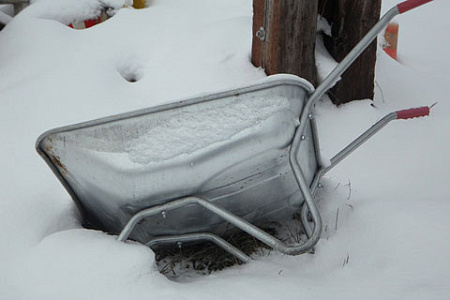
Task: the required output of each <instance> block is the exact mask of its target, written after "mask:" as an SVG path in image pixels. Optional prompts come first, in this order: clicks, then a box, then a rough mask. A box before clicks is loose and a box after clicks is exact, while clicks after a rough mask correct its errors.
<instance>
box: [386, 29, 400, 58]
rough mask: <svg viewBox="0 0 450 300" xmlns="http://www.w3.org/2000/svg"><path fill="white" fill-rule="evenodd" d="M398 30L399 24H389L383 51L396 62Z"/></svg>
mask: <svg viewBox="0 0 450 300" xmlns="http://www.w3.org/2000/svg"><path fill="white" fill-rule="evenodd" d="M398 29H399V26H398V24H397V23H389V25H388V26H387V28H386V31H385V33H384V39H385V40H386V45H384V47H383V50H384V52H386V53H387V54H388V55H389V56H390V57H392V58H393V59H395V60H397V45H398Z"/></svg>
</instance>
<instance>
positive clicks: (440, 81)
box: [0, 0, 450, 300]
mask: <svg viewBox="0 0 450 300" xmlns="http://www.w3.org/2000/svg"><path fill="white" fill-rule="evenodd" d="M121 1H122V0H109V1H107V2H108V3H110V4H111V5H112V6H115V7H120V6H121V4H122V3H123V1H122V2H121ZM394 4H396V2H395V1H394V0H384V2H383V10H384V11H386V10H387V9H388V8H389V7H391V6H392V5H394ZM97 10H98V6H97V4H96V1H94V0H83V1H80V0H64V1H56V0H39V1H35V3H34V4H33V5H31V6H30V7H28V8H27V9H26V10H24V11H23V12H22V13H21V14H19V15H18V16H17V17H16V18H14V19H13V21H12V22H10V23H9V24H8V26H6V27H5V29H4V30H3V31H1V32H0V120H1V123H2V126H1V127H0V138H1V143H0V145H1V146H0V299H2V300H3V299H5V300H16V299H81V298H82V297H83V298H85V299H109V300H112V299H206V298H214V299H236V298H245V299H299V298H306V299H361V298H364V299H448V298H449V297H450V240H449V238H448V236H447V234H449V233H450V217H449V213H450V201H449V200H450V185H449V184H448V182H449V179H448V178H450V141H449V138H450V134H449V132H450V102H449V101H448V95H447V87H448V86H449V85H450V75H449V72H448V70H449V69H450V59H449V55H448V47H450V36H449V34H448V32H449V30H450V19H449V18H448V14H449V12H450V3H449V2H448V1H445V0H436V1H434V2H433V3H430V4H428V5H426V6H424V7H423V8H421V9H419V10H417V11H412V12H410V13H408V14H405V15H401V16H399V17H397V19H396V21H397V22H399V23H400V40H399V59H400V61H401V64H400V63H398V62H396V61H394V60H392V59H390V58H389V57H387V56H386V54H384V52H382V51H379V53H378V63H377V79H376V80H377V89H376V99H375V103H374V106H375V107H373V106H371V105H370V104H371V102H370V101H368V100H366V101H359V102H353V103H351V104H347V105H344V106H341V107H339V108H336V107H334V106H333V105H332V104H330V102H329V101H328V100H326V99H324V100H323V101H322V102H320V103H319V104H318V105H317V107H318V122H319V130H320V136H321V147H322V151H323V152H324V153H325V154H326V155H327V156H331V155H333V154H334V153H336V151H338V150H339V149H340V148H342V147H343V146H345V145H346V143H348V142H349V141H351V140H352V139H353V138H355V137H356V136H357V135H358V134H359V133H361V132H362V131H363V130H365V129H366V128H368V127H369V126H370V125H371V124H373V123H374V122H376V121H377V120H379V119H380V118H381V117H383V116H384V115H385V114H386V113H388V112H390V111H393V110H398V109H402V108H409V107H416V106H423V105H431V104H433V103H435V102H439V103H438V105H437V106H435V107H434V108H433V110H432V113H431V117H429V118H421V119H415V120H410V121H396V122H393V123H392V124H390V125H388V127H387V128H385V129H384V130H383V131H382V132H380V133H379V134H378V135H376V136H375V137H374V138H373V139H371V140H370V141H369V142H368V143H367V144H365V145H364V146H363V147H362V148H361V149H359V150H358V151H357V152H355V153H354V154H353V155H352V156H351V157H350V158H348V159H347V160H346V161H344V162H343V163H342V164H341V165H339V166H338V167H336V169H334V170H333V171H332V172H330V173H329V174H328V176H327V177H326V178H325V179H324V188H323V189H322V190H321V191H320V193H319V203H320V210H321V213H322V215H323V219H324V223H325V224H324V227H325V230H324V233H323V235H322V239H321V240H320V242H319V244H318V246H317V248H316V253H315V254H314V255H310V254H307V255H302V256H297V257H290V256H285V255H281V254H276V253H272V254H270V255H268V256H260V257H258V256H256V257H254V260H253V261H252V262H251V263H249V264H247V265H243V266H238V267H233V268H231V269H228V270H226V271H222V272H216V273H213V274H212V275H210V276H203V277H196V278H185V279H184V280H183V283H181V282H173V281H169V280H168V279H166V278H165V277H163V276H162V275H160V274H159V273H158V272H156V271H155V269H154V264H153V262H154V256H153V252H152V251H151V250H149V249H148V248H146V247H144V246H142V245H138V244H132V243H126V244H124V243H119V242H117V241H116V240H115V237H113V236H108V235H106V234H104V233H102V232H95V231H90V230H86V229H83V228H82V227H81V226H80V221H79V218H78V215H77V212H76V209H75V207H74V205H73V203H72V200H71V199H70V197H69V195H68V194H67V193H66V192H65V190H64V189H63V187H62V186H61V185H60V183H59V182H58V181H57V179H56V178H55V176H54V175H53V174H52V173H51V171H50V169H49V168H48V167H47V166H46V164H45V163H44V162H43V161H42V159H41V158H39V156H38V155H37V154H36V153H35V150H34V143H35V140H36V139H37V137H38V136H39V135H40V134H41V133H42V132H44V131H46V130H48V129H51V128H54V127H57V126H62V125H68V124H73V123H77V122H81V121H87V120H91V119H95V118H99V117H104V116H108V115H111V114H117V113H121V112H126V111H130V110H134V109H139V108H144V107H149V106H155V105H159V104H162V103H167V102H170V101H173V100H175V99H180V98H185V97H189V96H193V95H200V94H205V93H208V92H212V91H217V90H224V89H227V88H231V87H237V86H242V85H245V84H249V83H252V82H254V81H256V80H259V79H261V78H263V77H264V76H265V75H264V72H263V71H262V70H260V69H256V68H254V67H253V66H252V65H251V63H250V62H249V57H250V48H251V24H252V19H251V18H252V1H251V0H226V1H225V0H214V1H211V0H153V1H150V7H149V8H148V9H144V10H132V9H120V10H118V11H117V13H116V15H115V16H114V17H113V18H111V19H110V20H108V21H106V22H104V23H102V24H100V25H97V26H95V27H93V28H90V29H87V30H81V31H77V30H73V29H71V28H69V27H67V26H65V25H64V24H63V23H65V24H68V23H70V22H73V21H75V20H77V18H82V17H83V16H88V15H92V14H95V13H96V11H97ZM131 77H133V78H134V79H136V80H138V81H137V82H135V83H130V82H128V81H127V80H125V79H124V78H128V79H130V78H131ZM337 216H338V218H337ZM336 218H337V220H336Z"/></svg>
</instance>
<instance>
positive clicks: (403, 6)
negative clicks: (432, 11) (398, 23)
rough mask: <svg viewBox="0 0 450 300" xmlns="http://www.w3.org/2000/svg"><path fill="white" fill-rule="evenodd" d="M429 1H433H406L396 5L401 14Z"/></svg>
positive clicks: (429, 0)
mask: <svg viewBox="0 0 450 300" xmlns="http://www.w3.org/2000/svg"><path fill="white" fill-rule="evenodd" d="M431 1H433V0H407V1H405V2H402V3H400V4H398V5H397V8H398V12H399V13H401V14H402V13H405V12H407V11H410V10H411V9H414V8H416V7H419V6H421V5H424V4H427V3H428V2H431Z"/></svg>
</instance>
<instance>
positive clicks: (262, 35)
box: [256, 27, 266, 41]
mask: <svg viewBox="0 0 450 300" xmlns="http://www.w3.org/2000/svg"><path fill="white" fill-rule="evenodd" d="M256 37H258V38H259V39H260V40H261V41H264V40H265V39H266V30H265V29H264V27H261V28H259V30H258V31H257V32H256Z"/></svg>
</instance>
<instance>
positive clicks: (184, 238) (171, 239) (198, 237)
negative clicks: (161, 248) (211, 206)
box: [146, 232, 250, 263]
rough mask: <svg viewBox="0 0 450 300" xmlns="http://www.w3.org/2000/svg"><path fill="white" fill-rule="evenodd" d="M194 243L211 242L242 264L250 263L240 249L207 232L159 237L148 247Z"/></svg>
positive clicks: (148, 244)
mask: <svg viewBox="0 0 450 300" xmlns="http://www.w3.org/2000/svg"><path fill="white" fill-rule="evenodd" d="M194 241H210V242H212V243H214V244H216V245H217V246H219V247H220V248H222V249H224V250H225V251H227V252H229V253H231V254H233V255H234V256H236V257H237V258H238V259H239V260H241V261H242V262H244V263H248V262H249V261H250V257H249V256H247V255H246V254H245V253H244V252H242V251H241V250H239V249H238V248H236V247H234V246H233V245H231V244H230V243H228V242H227V241H225V240H224V239H222V238H220V237H218V236H217V235H215V234H212V233H206V232H203V233H191V234H184V235H173V236H164V237H158V238H155V239H153V240H151V241H150V242H148V243H147V244H146V245H147V246H148V247H151V246H154V245H156V244H167V243H177V242H194Z"/></svg>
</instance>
